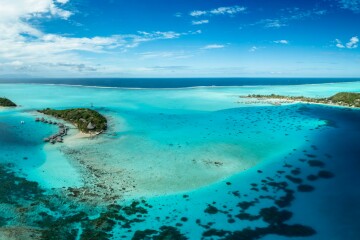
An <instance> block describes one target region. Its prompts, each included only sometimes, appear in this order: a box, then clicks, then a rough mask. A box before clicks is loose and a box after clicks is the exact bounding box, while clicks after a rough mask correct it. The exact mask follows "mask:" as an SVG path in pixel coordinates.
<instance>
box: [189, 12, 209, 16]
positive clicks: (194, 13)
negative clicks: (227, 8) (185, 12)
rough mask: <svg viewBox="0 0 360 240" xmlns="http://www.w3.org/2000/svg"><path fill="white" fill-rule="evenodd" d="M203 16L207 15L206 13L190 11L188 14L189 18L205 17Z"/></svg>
mask: <svg viewBox="0 0 360 240" xmlns="http://www.w3.org/2000/svg"><path fill="white" fill-rule="evenodd" d="M205 14H207V12H206V11H192V12H191V13H190V16H192V17H200V16H202V15H205Z"/></svg>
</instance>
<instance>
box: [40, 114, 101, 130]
mask: <svg viewBox="0 0 360 240" xmlns="http://www.w3.org/2000/svg"><path fill="white" fill-rule="evenodd" d="M38 112H40V113H43V114H46V115H49V116H53V117H56V118H60V119H63V120H65V121H68V122H70V123H72V124H74V125H75V126H76V127H77V128H78V129H79V130H80V131H81V132H83V133H95V134H99V133H102V132H104V131H105V130H106V129H107V119H106V118H105V117H104V116H103V115H101V114H100V113H98V112H97V111H94V110H92V109H88V108H75V109H65V110H55V109H50V108H46V109H43V110H38Z"/></svg>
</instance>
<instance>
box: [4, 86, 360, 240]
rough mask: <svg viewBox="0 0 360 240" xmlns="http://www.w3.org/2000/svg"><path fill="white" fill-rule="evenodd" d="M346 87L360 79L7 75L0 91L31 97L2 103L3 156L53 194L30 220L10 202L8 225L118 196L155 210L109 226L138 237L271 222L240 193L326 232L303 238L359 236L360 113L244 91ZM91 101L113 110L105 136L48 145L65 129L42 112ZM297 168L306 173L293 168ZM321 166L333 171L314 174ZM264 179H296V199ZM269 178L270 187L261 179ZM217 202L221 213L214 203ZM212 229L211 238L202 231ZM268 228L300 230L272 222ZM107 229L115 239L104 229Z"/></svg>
mask: <svg viewBox="0 0 360 240" xmlns="http://www.w3.org/2000/svg"><path fill="white" fill-rule="evenodd" d="M339 91H356V92H360V82H350V83H331V84H313V85H302V86H301V87H299V86H290V85H282V86H251V87H221V88H211V87H210V88H191V89H171V90H170V89H121V88H99V87H96V88H93V87H74V86H56V85H32V84H1V85H0V96H6V97H8V98H10V99H12V100H13V101H15V102H16V103H18V104H20V105H21V107H19V108H16V109H11V110H8V109H1V110H0V143H1V144H0V153H1V155H0V162H1V164H2V165H5V166H7V167H9V168H10V169H11V170H12V171H14V172H15V173H16V175H18V176H21V177H24V178H25V179H27V180H28V181H36V182H38V183H39V187H41V188H42V189H45V190H46V191H47V192H46V194H47V195H45V196H36V198H38V199H37V200H36V201H40V202H42V205H41V207H32V208H27V210H26V211H24V212H25V213H22V218H21V220H20V218H18V217H17V216H18V214H19V213H14V212H12V210H13V205H11V204H7V205H6V204H5V203H4V204H1V208H0V212H3V213H4V214H3V216H7V218H6V219H7V220H6V221H5V220H4V221H5V223H3V224H0V226H1V225H5V226H7V227H10V226H21V227H22V228H23V229H28V227H34V228H36V227H39V226H40V227H44V226H43V225H41V224H39V223H38V222H37V220H39V219H38V218H39V214H38V213H39V212H40V211H44V209H47V210H46V211H47V212H49V213H50V214H51V215H52V216H53V217H54V218H55V216H56V217H59V216H63V217H66V216H69V215H71V214H74V213H78V212H80V211H85V212H86V213H87V214H88V215H89V216H91V217H90V218H93V219H98V218H99V216H100V215H99V213H101V212H106V211H108V209H109V207H108V206H109V205H110V204H111V203H113V202H116V203H117V204H119V205H122V206H125V205H129V204H131V203H132V202H133V201H134V200H144V201H146V203H144V204H145V205H144V204H142V205H144V208H146V209H147V211H148V213H147V214H145V213H142V214H141V213H136V214H134V215H131V214H130V215H128V218H129V219H138V220H144V221H141V222H140V221H136V222H132V223H131V224H130V228H128V226H126V225H124V222H121V221H120V220H119V222H118V224H116V225H115V226H114V227H113V231H110V232H111V233H112V234H113V236H112V238H113V239H119V238H121V237H123V238H125V239H131V238H132V237H133V236H134V233H135V231H137V230H145V229H154V230H158V231H161V230H159V229H160V228H161V226H172V227H174V228H176V230H178V231H179V232H181V233H182V234H184V235H185V236H186V237H188V238H189V239H201V237H204V239H225V238H226V237H228V239H230V238H231V237H232V239H238V238H236V236H235V235H234V234H235V233H234V232H236V231H241V230H243V229H244V228H246V227H250V228H251V229H252V230H254V229H255V228H256V227H258V228H265V227H268V226H269V224H268V223H267V222H266V221H264V219H262V218H261V217H260V218H259V217H258V218H259V219H256V220H253V221H249V220H241V219H239V217H237V215H238V214H239V213H240V212H241V211H240V210H241V208H240V207H239V206H238V203H239V202H243V201H250V202H251V201H255V203H254V206H251V207H249V209H247V210H245V211H244V212H245V213H250V214H253V215H254V216H257V215H258V213H259V211H260V210H261V209H263V208H269V207H272V206H276V207H277V208H278V209H280V210H282V209H285V210H287V211H290V212H291V213H292V216H291V218H290V219H287V220H286V221H285V223H286V224H301V225H304V226H308V227H311V228H312V229H313V230H314V231H316V234H313V235H311V236H309V237H306V238H305V237H304V238H301V237H299V239H356V238H357V237H359V236H360V233H359V232H358V224H357V219H358V217H359V216H360V212H359V210H358V209H360V208H359V207H360V206H359V203H360V201H359V199H360V191H359V189H358V188H357V187H356V184H357V183H359V182H360V178H359V175H358V172H359V170H360V165H359V160H358V156H360V154H359V153H360V152H359V150H358V149H360V148H359V142H358V141H357V139H358V137H359V136H360V125H359V120H360V112H359V111H357V110H348V109H342V108H338V107H326V106H316V105H304V104H294V105H287V106H286V105H284V106H280V107H279V106H277V107H275V106H266V105H264V104H262V105H260V104H257V105H249V104H245V103H239V97H238V96H239V95H247V94H254V93H257V94H265V93H266V94H270V93H277V94H286V95H304V96H313V97H314V96H330V95H332V94H334V93H336V92H339ZM91 105H93V106H94V108H95V109H96V110H98V111H100V112H101V113H103V114H104V115H105V116H107V117H108V119H109V123H110V125H109V130H108V132H107V133H106V134H103V135H101V136H100V137H97V138H94V139H76V138H73V137H70V138H69V139H68V140H67V139H65V143H64V144H63V145H60V144H57V145H55V146H49V145H44V144H43V142H42V139H43V138H44V137H45V136H48V135H50V134H51V133H52V132H54V131H56V128H54V127H53V126H50V125H44V124H39V123H35V122H34V118H35V117H36V116H37V113H36V112H34V110H36V109H41V108H45V107H52V108H70V107H71V108H72V107H90V106H91ZM20 121H25V124H23V125H22V124H20ZM72 134H76V130H72ZM299 159H300V160H299ZM309 160H319V161H321V163H322V164H324V166H320V167H319V166H318V167H317V166H310V165H309ZM310 162H311V161H310ZM297 168H299V170H298V171H299V172H300V173H299V174H298V171H295V173H292V172H291V171H293V170H296V169H297ZM321 170H323V171H328V172H331V173H332V174H334V177H332V178H329V179H325V178H318V179H317V180H315V181H310V180H308V179H307V176H308V175H311V174H313V175H316V174H318V172H319V171H321ZM278 171H284V173H282V172H280V173H279V172H278ZM287 175H290V176H293V177H295V178H300V179H301V181H302V184H307V185H311V186H312V187H314V190H313V191H311V192H299V191H297V186H298V185H299V184H296V183H293V182H292V181H291V180H289V179H288V178H286V176H287ZM6 176H7V175H6ZM267 177H270V178H271V179H272V180H269V179H266V178H267ZM9 178H10V177H9ZM262 180H267V181H268V182H276V183H278V182H281V181H285V182H287V184H288V186H287V187H286V189H285V190H286V191H290V190H291V191H294V192H293V194H292V197H293V199H291V201H289V202H288V203H287V205H286V206H283V207H279V206H278V205H276V203H275V200H276V199H278V198H279V197H281V196H282V195H284V190H281V189H280V190H279V189H278V190H277V191H275V190H276V189H277V188H276V187H273V186H268V185H266V183H264V182H261V181H262ZM251 184H257V185H253V186H252V185H251ZM262 184H265V185H262ZM103 185H105V186H110V188H112V189H110V188H103ZM264 186H267V191H265V190H263V189H261V188H262V187H264ZM64 187H65V188H64ZM68 187H72V188H73V189H81V192H86V193H89V197H85V195H86V194H82V195H81V194H80V196H81V197H79V196H77V197H74V198H73V197H69V196H68V195H69V191H68ZM265 189H266V188H265ZM237 192H239V193H237ZM10 193H11V192H10ZM90 193H91V194H93V195H91V194H90ZM54 196H57V197H54ZM261 196H263V197H261ZM264 196H267V197H266V198H264ZM34 198H35V197H34V196H33V197H32V198H31V199H30V200H26V201H25V200H24V202H23V203H22V204H23V206H24V207H25V206H27V207H28V205H27V204H30V205H31V203H34V202H35V200H34ZM44 198H45V199H46V200H44ZM269 198H271V199H269ZM39 199H40V200H39ZM49 199H50V200H49ZM81 199H84V200H83V201H82V200H81ZM256 199H257V200H256ZM3 201H5V200H3ZM19 202H20V200H19ZM49 202H50V203H49ZM147 204H149V205H151V206H152V207H148V205H147ZM208 204H210V205H211V206H214V207H216V209H218V210H219V211H217V213H216V214H209V213H206V212H205V209H207V208H208ZM49 205H51V206H56V208H55V209H53V208H51V207H50V206H49ZM71 206H73V207H71ZM74 206H75V207H74ZM10 210H11V211H10ZM122 211H123V210H121V211H120V212H121V213H122V214H123V215H124V213H123V212H122ZM125 215H126V214H125ZM140 215H141V216H140ZM40 216H42V215H40ZM182 217H185V218H183V219H181V218H182ZM43 218H44V217H43ZM24 219H26V220H24ZM0 220H1V219H0ZM197 220H198V221H197ZM87 221H88V220H86V221H85V220H81V221H80V220H79V221H78V222H75V223H71V224H68V225H64V226H62V228H61V231H65V230H64V229H66V230H69V231H70V230H71V229H75V230H76V232H77V234H75V235H77V237H76V238H81V234H80V233H81V232H84V231H85V232H86V230H87V229H89V228H90V227H89V225H87V224H89V223H88V222H87ZM1 222H2V221H0V223H1ZM209 222H213V224H210V225H208V223H209ZM201 225H202V226H201ZM206 225H207V226H206ZM329 226H331V227H329ZM25 227H27V228H25ZM0 229H1V227H0ZM51 229H52V228H51ZM209 229H215V230H216V231H215V230H213V231H212V232H207V231H208V230H209ZM220 230H221V231H222V232H221V233H220V232H219V231H220ZM282 230H284V229H282ZM27 231H28V230H27ZM27 231H25V232H27ZM56 231H58V232H59V231H60V230H59V229H57V230H56ZM104 232H106V231H104ZM206 232H207V233H209V236H208V237H206V235H203V234H204V233H206ZM293 232H294V231H292V234H294V233H293ZM252 233H254V234H255V233H256V234H259V231H253V232H252ZM1 234H4V236H5V237H8V236H9V235H6V234H5V233H3V231H0V236H2V235H1ZM24 234H25V233H24ZM33 234H35V235H36V234H42V233H33ZM52 234H53V235H54V234H55V233H52ZM167 234H170V233H169V232H167ZM214 234H215V235H214ZM283 235H284V234H283ZM295 235H296V234H295ZM297 235H299V234H297ZM300 235H301V234H300ZM82 236H83V238H84V239H86V238H85V237H84V235H82ZM261 237H262V238H264V239H287V238H288V237H289V236H283V237H281V236H279V234H270V233H268V232H267V233H266V234H265V233H263V234H261ZM76 238H74V239H76ZM107 238H111V237H110V236H106V237H104V238H101V237H100V236H99V237H98V239H107ZM173 238H174V239H176V238H175V237H173ZM68 239H71V238H70V237H69V238H68ZM170 239H171V238H170ZM179 239H181V238H179ZM248 239H257V238H255V237H252V238H251V237H249V238H248Z"/></svg>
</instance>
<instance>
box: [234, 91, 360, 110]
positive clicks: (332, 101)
mask: <svg viewBox="0 0 360 240" xmlns="http://www.w3.org/2000/svg"><path fill="white" fill-rule="evenodd" d="M240 97H241V98H256V99H259V100H269V99H274V100H279V102H271V103H272V104H274V105H279V104H281V103H289V102H307V103H318V104H327V105H337V106H342V107H356V108H359V107H360V93H352V92H340V93H337V94H335V95H333V96H331V97H328V98H310V97H303V96H283V95H276V94H270V95H259V94H250V95H247V96H240Z"/></svg>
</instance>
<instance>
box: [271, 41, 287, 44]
mask: <svg viewBox="0 0 360 240" xmlns="http://www.w3.org/2000/svg"><path fill="white" fill-rule="evenodd" d="M274 43H279V44H289V41H288V40H277V41H274Z"/></svg>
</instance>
